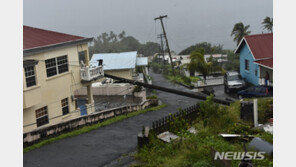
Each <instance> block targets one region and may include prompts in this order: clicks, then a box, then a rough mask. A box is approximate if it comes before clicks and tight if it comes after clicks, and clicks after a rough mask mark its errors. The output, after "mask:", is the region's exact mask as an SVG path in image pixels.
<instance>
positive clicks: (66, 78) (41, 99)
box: [23, 43, 90, 132]
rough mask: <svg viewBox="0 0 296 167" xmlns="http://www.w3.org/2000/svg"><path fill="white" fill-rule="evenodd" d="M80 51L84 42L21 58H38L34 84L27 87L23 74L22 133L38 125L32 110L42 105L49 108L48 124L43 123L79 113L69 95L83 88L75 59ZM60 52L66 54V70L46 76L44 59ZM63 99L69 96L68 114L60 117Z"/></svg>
mask: <svg viewBox="0 0 296 167" xmlns="http://www.w3.org/2000/svg"><path fill="white" fill-rule="evenodd" d="M83 50H88V45H87V43H86V44H82V45H75V46H69V47H64V48H60V49H56V50H53V51H48V52H44V53H39V54H35V55H28V56H24V60H27V59H34V60H39V62H38V64H37V65H36V66H35V74H36V81H37V85H36V86H33V87H29V88H27V87H26V79H25V75H24V77H23V94H24V97H23V102H24V108H23V125H24V127H23V131H24V132H28V131H31V130H33V129H36V128H37V125H36V114H35V110H37V109H39V108H42V107H45V106H47V108H48V111H47V112H48V118H49V124H46V125H43V126H49V125H52V124H55V123H59V122H61V121H66V120H69V119H73V118H76V117H78V116H80V111H79V110H76V108H75V101H72V100H71V96H72V95H74V91H75V90H76V89H80V88H82V87H83V85H82V84H81V83H80V80H81V79H80V66H79V62H78V52H80V51H83ZM63 55H67V58H68V64H69V66H68V67H69V71H68V72H65V73H62V74H58V75H55V76H52V77H49V78H47V75H46V66H45V60H46V59H49V58H55V57H59V56H63ZM23 71H24V70H23ZM64 98H68V103H69V111H70V113H69V114H66V115H64V116H62V115H63V114H62V106H61V100H62V99H64ZM71 111H73V112H71ZM89 111H90V110H89ZM43 126H41V127H43Z"/></svg>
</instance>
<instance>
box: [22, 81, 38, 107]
mask: <svg viewBox="0 0 296 167" xmlns="http://www.w3.org/2000/svg"><path fill="white" fill-rule="evenodd" d="M41 101H42V98H41V88H40V85H36V86H33V87H30V88H27V89H24V92H23V108H29V107H32V106H34V105H36V104H38V103H40V102H41Z"/></svg>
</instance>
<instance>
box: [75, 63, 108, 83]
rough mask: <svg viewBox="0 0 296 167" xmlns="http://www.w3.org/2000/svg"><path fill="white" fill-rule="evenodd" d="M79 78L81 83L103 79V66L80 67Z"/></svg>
mask: <svg viewBox="0 0 296 167" xmlns="http://www.w3.org/2000/svg"><path fill="white" fill-rule="evenodd" d="M80 77H81V80H82V82H88V81H93V80H96V79H99V78H102V77H104V71H103V66H97V67H88V66H85V67H82V68H81V69H80Z"/></svg>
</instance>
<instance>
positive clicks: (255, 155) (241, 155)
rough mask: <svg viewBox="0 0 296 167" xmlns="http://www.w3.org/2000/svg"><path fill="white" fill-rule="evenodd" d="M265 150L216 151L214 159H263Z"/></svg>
mask: <svg viewBox="0 0 296 167" xmlns="http://www.w3.org/2000/svg"><path fill="white" fill-rule="evenodd" d="M264 154H265V152H230V151H229V152H216V153H215V157H214V159H215V160H243V159H244V160H252V159H253V160H263V159H264V158H265V156H264Z"/></svg>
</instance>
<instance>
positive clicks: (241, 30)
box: [231, 22, 251, 45]
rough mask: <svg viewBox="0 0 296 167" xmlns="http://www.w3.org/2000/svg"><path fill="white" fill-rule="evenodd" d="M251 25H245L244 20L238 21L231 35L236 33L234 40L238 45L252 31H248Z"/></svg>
mask: <svg viewBox="0 0 296 167" xmlns="http://www.w3.org/2000/svg"><path fill="white" fill-rule="evenodd" d="M249 28H250V25H247V26H244V24H243V23H242V22H239V23H236V24H235V25H234V27H233V29H232V32H231V36H233V35H234V39H233V41H236V45H238V44H239V43H240V41H241V40H242V39H243V37H244V36H246V35H249V34H250V33H251V31H248V29H249Z"/></svg>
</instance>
